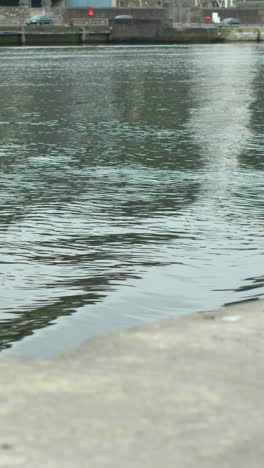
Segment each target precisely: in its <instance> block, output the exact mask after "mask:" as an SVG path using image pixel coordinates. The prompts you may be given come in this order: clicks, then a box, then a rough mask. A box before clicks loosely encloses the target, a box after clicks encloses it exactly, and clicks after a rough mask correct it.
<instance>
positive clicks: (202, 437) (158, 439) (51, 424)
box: [0, 300, 264, 468]
mask: <svg viewBox="0 0 264 468" xmlns="http://www.w3.org/2000/svg"><path fill="white" fill-rule="evenodd" d="M263 335H264V301H261V300H259V301H254V302H248V303H241V304H237V305H233V306H231V307H226V308H221V309H218V310H216V311H208V312H199V313H196V314H193V315H188V316H181V317H177V318H170V319H164V320H161V321H159V322H154V323H151V324H146V325H143V326H139V327H136V328H133V329H130V330H126V331H121V332H120V331H118V332H114V333H111V334H107V335H103V336H98V337H94V338H92V339H89V340H88V341H87V342H85V343H83V344H82V345H81V346H80V347H79V348H77V349H74V350H70V351H68V352H65V353H62V354H60V355H58V356H56V357H55V358H53V359H51V360H33V359H30V358H17V357H0V375H1V384H0V393H1V398H0V421H1V425H0V466H1V467H3V468H9V467H28V466H33V467H34V468H42V467H44V466H45V467H49V468H68V467H78V468H83V467H84V468H87V467H89V468H97V467H100V468H101V467H102V468H104V467H110V468H111V467H119V466H120V467H122V468H130V467H131V468H132V467H140V468H141V467H147V468H148V467H154V468H156V467H162V466H165V467H174V468H175V467H181V468H218V467H219V468H220V467H221V468H223V467H224V468H231V467H232V468H236V467H239V468H248V467H249V466H252V467H254V468H260V467H261V468H262V466H263V458H264V444H263V440H262V439H263V437H262V434H263V432H264V405H263V389H264V372H263V370H264V360H263V354H264V339H263Z"/></svg>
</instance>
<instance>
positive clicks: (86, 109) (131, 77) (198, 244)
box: [0, 44, 264, 356]
mask: <svg viewBox="0 0 264 468" xmlns="http://www.w3.org/2000/svg"><path fill="white" fill-rule="evenodd" d="M262 49H263V46H262V45H260V44H253V45H228V46H223V45H210V46H201V45H199V46H171V47H164V46H160V47H156V46H155V47H94V48H90V47H89V48H86V47H82V48H50V49H49V48H46V49H45V48H21V49H16V48H13V49H4V48H2V49H1V51H0V62H1V71H2V81H1V84H0V89H1V92H2V95H1V97H2V100H1V102H2V107H1V110H0V138H1V144H0V169H1V173H0V178H1V184H0V199H1V213H0V223H1V224H0V226H1V228H0V236H1V247H0V261H1V279H2V301H1V322H0V323H1V325H0V347H1V348H2V349H7V348H10V346H11V345H12V346H13V348H12V349H13V351H14V352H18V353H21V354H23V353H25V354H32V355H41V356H47V355H49V354H52V353H54V352H55V351H59V350H62V349H64V348H66V347H68V346H74V345H75V344H77V343H78V342H80V341H81V340H82V339H84V338H85V337H88V336H91V335H93V334H96V333H102V332H105V331H108V330H112V329H115V328H124V327H129V326H132V325H134V324H136V323H139V322H144V321H148V320H153V319H159V318H163V317H166V316H172V315H176V314H178V313H187V312H192V311H195V310H198V309H205V308H212V307H217V306H220V305H222V304H223V303H225V302H235V301H237V300H245V299H248V298H252V296H253V297H261V296H263V293H264V287H263V281H262V279H261V278H263V266H262V263H263V261H262V260H263V213H264V210H263V206H264V205H263V199H264V196H263V191H264V189H263V187H264V184H263V167H264V164H263V156H262V138H263V134H264V132H263V125H264V124H263V122H264V119H263V115H262V114H263V108H264V106H263V104H264V103H263V102H262V101H263V96H262V93H261V84H260V83H262V71H263V70H262V69H263V66H264V62H263V50H262ZM245 278H250V279H247V280H245ZM245 284H246V285H247V286H245ZM73 313H74V314H73ZM63 317H64V318H63ZM49 325H52V327H49V328H47V327H48V326H49ZM41 329H42V332H40V330H41ZM33 332H34V334H35V335H34V337H32V338H27V339H24V340H22V341H21V339H22V338H24V337H26V336H30V335H32V333H33ZM18 341H20V343H16V342H18ZM14 343H16V344H15V345H14ZM47 343H48V344H47ZM11 351H12V350H11Z"/></svg>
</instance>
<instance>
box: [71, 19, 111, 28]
mask: <svg viewBox="0 0 264 468" xmlns="http://www.w3.org/2000/svg"><path fill="white" fill-rule="evenodd" d="M71 23H72V24H73V26H89V25H92V26H108V23H109V21H108V18H87V19H83V18H72V19H71Z"/></svg>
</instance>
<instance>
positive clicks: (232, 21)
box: [219, 18, 241, 26]
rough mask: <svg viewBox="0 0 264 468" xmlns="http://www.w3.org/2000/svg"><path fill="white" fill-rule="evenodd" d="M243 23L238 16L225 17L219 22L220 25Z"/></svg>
mask: <svg viewBox="0 0 264 468" xmlns="http://www.w3.org/2000/svg"><path fill="white" fill-rule="evenodd" d="M240 24H241V21H240V19H238V18H225V19H223V21H221V22H220V23H219V26H238V25H240Z"/></svg>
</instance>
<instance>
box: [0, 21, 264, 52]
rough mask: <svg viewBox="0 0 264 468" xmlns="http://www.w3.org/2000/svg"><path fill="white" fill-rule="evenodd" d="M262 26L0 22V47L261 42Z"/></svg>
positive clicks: (156, 22) (263, 37) (133, 22)
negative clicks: (32, 24)
mask: <svg viewBox="0 0 264 468" xmlns="http://www.w3.org/2000/svg"><path fill="white" fill-rule="evenodd" d="M263 41H264V26H239V27H226V28H220V27H216V26H214V25H208V26H206V25H203V24H193V25H184V24H182V25H181V24H178V25H177V27H170V26H168V25H165V24H162V23H161V22H160V21H158V20H144V19H143V20H132V21H124V22H122V23H121V22H120V23H118V21H116V22H115V21H112V22H111V21H110V22H109V26H100V25H99V26H92V25H89V24H88V25H84V26H79V27H78V26H73V27H70V26H62V25H61V26H46V25H45V26H30V27H29V26H28V27H25V26H8V25H7V26H0V47H6V46H14V47H17V46H60V45H63V46H65V45H97V44H103V45H120V44H124V45H137V44H141V45H154V44H160V45H161V44H164V45H172V44H175V45H177V44H216V43H237V42H239V43H241V42H243V43H252V42H253V43H254V42H255V43H261V42H263Z"/></svg>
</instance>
